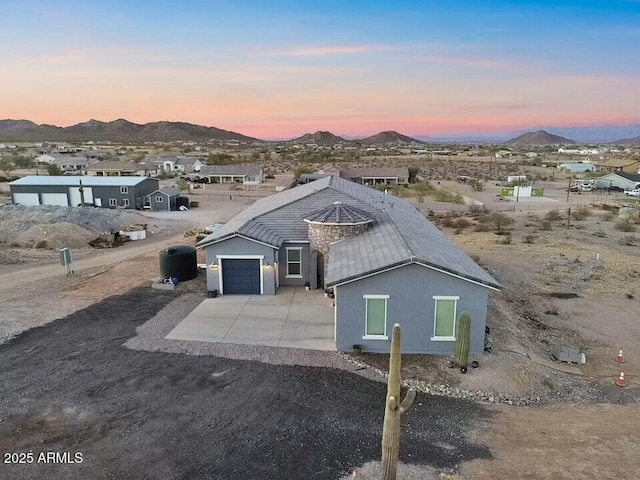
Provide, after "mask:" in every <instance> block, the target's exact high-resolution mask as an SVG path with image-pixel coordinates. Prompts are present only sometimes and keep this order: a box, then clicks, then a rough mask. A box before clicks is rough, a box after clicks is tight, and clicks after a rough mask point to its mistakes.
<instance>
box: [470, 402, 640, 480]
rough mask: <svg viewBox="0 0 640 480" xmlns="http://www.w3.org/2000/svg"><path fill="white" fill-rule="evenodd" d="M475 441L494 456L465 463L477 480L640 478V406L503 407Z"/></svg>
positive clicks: (479, 432) (630, 479)
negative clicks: (505, 479) (639, 412)
mask: <svg viewBox="0 0 640 480" xmlns="http://www.w3.org/2000/svg"><path fill="white" fill-rule="evenodd" d="M496 410H497V411H498V412H499V413H497V414H496V416H495V417H493V420H495V421H489V422H488V423H487V424H486V425H485V426H484V427H482V428H480V429H479V431H477V432H476V434H475V435H474V436H473V438H474V440H476V441H480V442H483V443H486V444H488V445H490V448H491V451H492V452H493V453H494V455H495V456H494V457H493V458H491V459H486V460H485V459H483V460H474V461H472V462H469V463H467V464H465V465H464V466H463V468H462V470H461V473H462V474H463V475H464V477H465V478H472V479H474V480H494V479H498V478H513V479H516V478H518V479H567V480H587V479H594V478H597V479H604V478H615V479H620V480H622V479H628V480H633V479H637V478H638V475H639V472H640V435H639V434H638V432H640V416H639V415H638V414H637V410H638V408H637V406H636V405H629V406H619V405H606V404H604V405H603V404H598V405H564V406H555V407H548V408H526V409H513V408H506V407H501V408H497V409H496Z"/></svg>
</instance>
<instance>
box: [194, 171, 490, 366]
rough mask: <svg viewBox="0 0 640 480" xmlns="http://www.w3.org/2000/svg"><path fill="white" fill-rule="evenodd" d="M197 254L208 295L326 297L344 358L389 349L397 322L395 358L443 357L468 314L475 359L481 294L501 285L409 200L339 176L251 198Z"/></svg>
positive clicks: (481, 325) (482, 320)
mask: <svg viewBox="0 0 640 480" xmlns="http://www.w3.org/2000/svg"><path fill="white" fill-rule="evenodd" d="M198 248H204V249H205V253H206V263H207V265H208V268H207V286H208V290H209V291H214V290H217V291H218V292H219V293H220V294H222V295H228V294H255V295H257V294H265V295H273V294H275V293H276V292H277V290H278V288H279V287H280V286H284V285H300V286H302V285H308V286H309V287H310V288H312V289H315V288H325V289H330V290H332V291H333V293H334V296H335V339H336V346H337V348H338V350H342V351H351V350H352V349H353V347H354V345H359V346H361V347H362V349H363V350H365V351H371V352H387V351H388V350H389V338H390V332H391V327H392V326H393V324H394V323H396V322H397V323H400V324H401V325H402V327H403V333H404V338H405V340H404V343H403V351H405V352H407V353H442V354H451V353H453V351H454V346H455V336H456V322H457V318H458V315H459V314H460V313H461V312H463V311H468V312H469V313H470V314H471V317H472V318H473V327H472V341H471V350H472V352H474V353H480V352H482V351H483V348H484V335H485V325H486V316H487V299H488V293H489V291H491V290H497V289H499V288H500V286H499V285H498V283H497V282H496V280H494V279H493V278H492V277H491V276H490V275H489V274H488V273H487V272H485V271H484V270H483V269H482V268H481V267H479V266H478V265H477V264H476V263H475V262H474V261H473V260H472V259H471V258H470V257H469V256H468V255H467V254H465V253H464V252H463V251H462V250H461V249H460V248H459V247H457V246H456V245H455V244H454V243H453V242H452V241H451V240H450V239H449V238H448V237H447V236H446V235H445V234H444V233H442V232H441V231H440V230H438V228H437V227H436V226H435V225H433V224H432V223H431V222H429V221H428V220H427V219H426V218H425V216H424V215H423V214H421V213H420V212H419V211H418V210H417V209H416V208H415V207H413V206H412V205H411V204H410V203H408V202H407V201H405V200H403V199H400V198H396V197H394V196H392V195H385V194H384V193H382V192H378V191H376V190H373V189H370V188H367V187H364V186H362V185H358V184H356V183H353V182H350V181H348V180H345V179H342V178H339V177H337V176H329V177H326V178H323V179H320V180H317V181H315V182H311V183H308V184H306V185H301V186H298V187H295V188H293V189H290V190H285V191H283V192H281V193H278V194H275V195H272V196H269V197H266V198H263V199H260V200H258V201H257V202H255V203H254V204H252V205H251V206H249V207H248V208H247V209H246V210H244V211H242V212H240V213H239V214H238V215H236V216H235V217H234V218H232V219H231V220H229V222H227V223H226V224H225V225H224V226H222V227H221V228H220V229H218V230H216V231H215V232H214V233H212V234H211V235H209V236H208V237H206V238H205V239H203V240H202V241H201V242H199V243H198Z"/></svg>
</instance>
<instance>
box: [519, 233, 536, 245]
mask: <svg viewBox="0 0 640 480" xmlns="http://www.w3.org/2000/svg"><path fill="white" fill-rule="evenodd" d="M536 238H538V237H536V236H535V235H531V234H529V235H525V236H524V237H522V243H535V241H536Z"/></svg>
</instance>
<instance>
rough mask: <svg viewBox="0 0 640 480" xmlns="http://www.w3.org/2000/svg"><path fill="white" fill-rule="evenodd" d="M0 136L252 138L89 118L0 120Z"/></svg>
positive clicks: (39, 139)
mask: <svg viewBox="0 0 640 480" xmlns="http://www.w3.org/2000/svg"><path fill="white" fill-rule="evenodd" d="M0 139H1V140H5V141H13V142H43V141H58V142H82V141H88V140H93V141H98V142H131V143H142V142H175V141H200V142H206V141H209V140H218V141H230V140H235V141H241V142H256V141H259V140H257V139H255V138H251V137H247V136H246V135H242V134H240V133H236V132H230V131H227V130H221V129H219V128H215V127H203V126H200V125H193V124H191V123H184V122H152V123H145V124H143V125H140V124H137V123H133V122H129V121H128V120H123V119H119V120H114V121H113V122H101V121H98V120H89V121H88V122H84V123H78V124H77V125H72V126H70V127H56V126H55V125H46V124H43V125H38V124H36V123H33V122H31V121H29V120H0Z"/></svg>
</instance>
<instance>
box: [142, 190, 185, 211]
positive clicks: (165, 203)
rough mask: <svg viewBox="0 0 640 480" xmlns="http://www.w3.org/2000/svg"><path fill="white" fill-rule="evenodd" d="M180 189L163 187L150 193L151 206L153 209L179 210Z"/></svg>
mask: <svg viewBox="0 0 640 480" xmlns="http://www.w3.org/2000/svg"><path fill="white" fill-rule="evenodd" d="M179 197H180V189H178V188H175V187H167V188H161V189H160V190H156V191H155V192H152V193H150V194H149V206H150V207H151V210H156V211H158V210H160V211H162V210H166V211H170V210H177V209H178V198H179Z"/></svg>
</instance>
